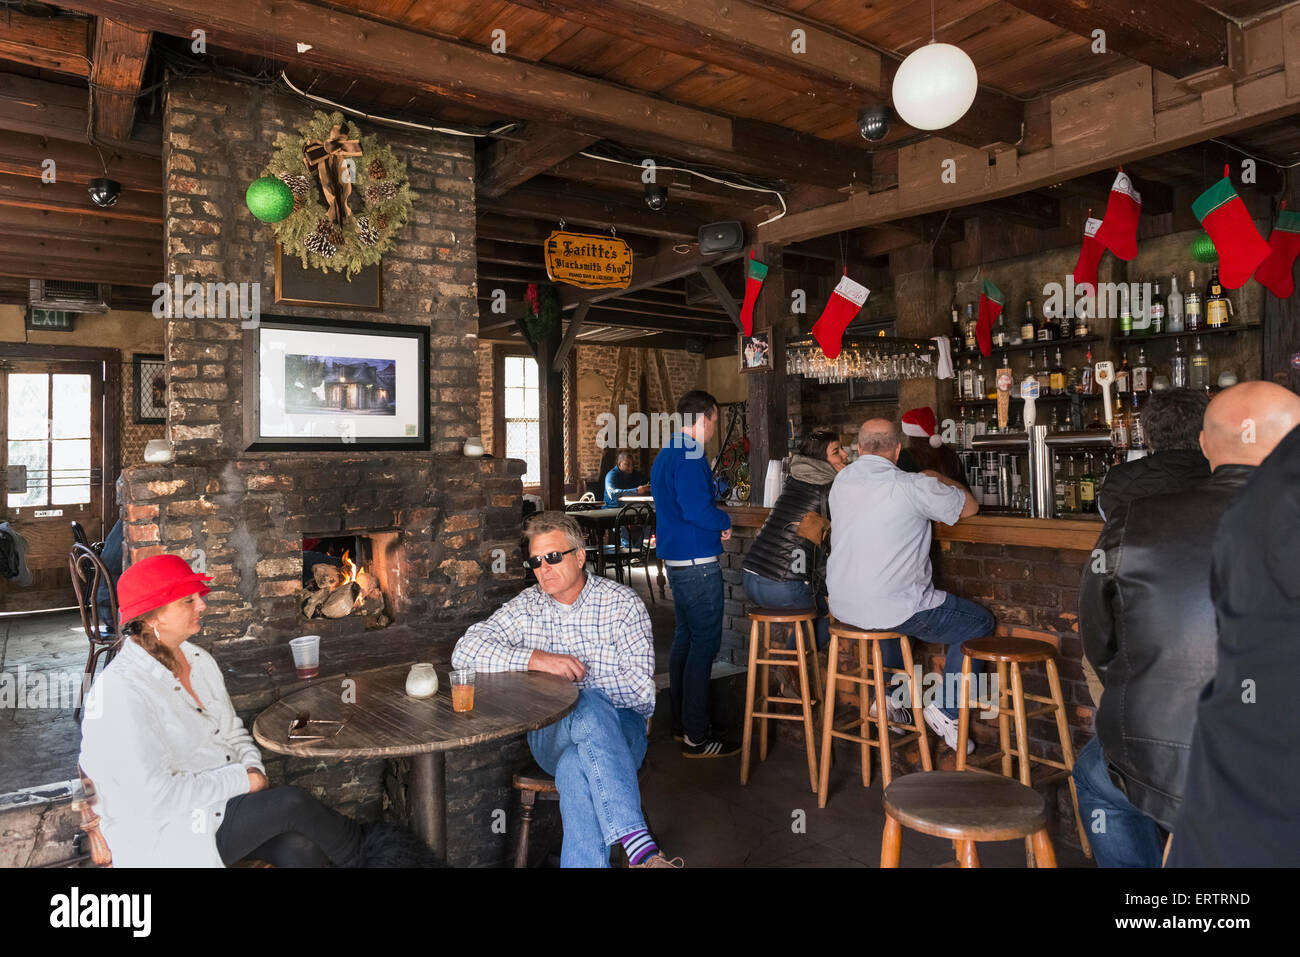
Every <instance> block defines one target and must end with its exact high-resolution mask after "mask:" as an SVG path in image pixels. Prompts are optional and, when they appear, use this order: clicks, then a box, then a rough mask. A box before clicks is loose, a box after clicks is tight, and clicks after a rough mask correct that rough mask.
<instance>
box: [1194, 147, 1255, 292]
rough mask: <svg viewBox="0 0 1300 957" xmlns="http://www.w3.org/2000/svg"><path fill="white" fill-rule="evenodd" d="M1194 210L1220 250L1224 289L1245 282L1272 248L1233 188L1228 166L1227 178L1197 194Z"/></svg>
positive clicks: (1225, 176)
mask: <svg viewBox="0 0 1300 957" xmlns="http://www.w3.org/2000/svg"><path fill="white" fill-rule="evenodd" d="M1192 212H1193V213H1195V214H1196V218H1197V219H1199V220H1200V221H1201V225H1202V226H1204V227H1205V231H1206V232H1207V233H1209V234H1210V238H1211V239H1213V240H1214V248H1215V249H1217V250H1218V251H1219V279H1220V280H1222V282H1223V285H1224V288H1226V289H1238V288H1240V287H1241V286H1243V285H1245V283H1246V280H1247V279H1249V278H1250V277H1251V275H1252V274H1253V273H1254V272H1255V269H1256V267H1258V266H1259V264H1260V263H1262V262H1263V261H1264V260H1265V259H1267V258H1268V255H1269V247H1268V243H1266V242H1264V237H1263V236H1261V235H1260V234H1259V230H1258V229H1256V228H1255V223H1254V222H1253V221H1252V220H1251V218H1250V213H1248V212H1246V204H1245V203H1243V202H1242V201H1241V197H1240V196H1238V195H1237V191H1236V190H1235V189H1233V188H1232V180H1230V179H1228V167H1227V166H1224V167H1223V179H1221V180H1219V181H1218V182H1217V183H1215V184H1214V185H1213V186H1211V187H1210V188H1209V189H1207V190H1206V191H1205V192H1203V193H1202V194H1201V195H1200V196H1198V197H1196V202H1194V203H1192Z"/></svg>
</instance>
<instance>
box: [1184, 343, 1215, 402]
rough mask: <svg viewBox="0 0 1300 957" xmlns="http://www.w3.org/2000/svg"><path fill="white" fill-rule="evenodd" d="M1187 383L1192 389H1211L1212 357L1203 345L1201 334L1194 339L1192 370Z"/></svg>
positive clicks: (1206, 390) (1207, 390) (1205, 390)
mask: <svg viewBox="0 0 1300 957" xmlns="http://www.w3.org/2000/svg"><path fill="white" fill-rule="evenodd" d="M1187 384H1188V387H1189V388H1192V389H1199V390H1201V391H1204V392H1209V391H1210V357H1209V355H1208V354H1207V353H1206V351H1205V349H1204V348H1203V347H1202V346H1201V337H1200V336H1197V337H1196V338H1195V339H1194V340H1193V345H1192V361H1191V372H1190V374H1189V376H1188V382H1187Z"/></svg>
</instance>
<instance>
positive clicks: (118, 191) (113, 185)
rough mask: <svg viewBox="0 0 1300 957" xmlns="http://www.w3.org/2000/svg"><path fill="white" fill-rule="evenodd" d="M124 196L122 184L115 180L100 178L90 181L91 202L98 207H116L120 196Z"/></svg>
mask: <svg viewBox="0 0 1300 957" xmlns="http://www.w3.org/2000/svg"><path fill="white" fill-rule="evenodd" d="M120 195H122V184H121V183H119V182H118V181H117V180H115V179H107V178H105V177H100V178H99V179H92V180H91V181H90V201H91V202H92V203H94V204H95V205H96V206H102V207H104V208H105V209H107V208H108V207H109V206H113V205H116V203H117V198H118V196H120Z"/></svg>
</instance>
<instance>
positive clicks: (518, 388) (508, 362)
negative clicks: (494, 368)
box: [505, 356, 542, 485]
mask: <svg viewBox="0 0 1300 957" xmlns="http://www.w3.org/2000/svg"><path fill="white" fill-rule="evenodd" d="M505 424H506V458H511V459H523V460H524V461H525V462H527V463H528V468H527V470H526V471H525V472H524V479H523V481H524V484H525V485H536V484H538V483H539V482H540V481H541V480H542V454H541V420H540V418H539V415H538V407H537V360H536V359H533V358H532V357H530V356H505Z"/></svg>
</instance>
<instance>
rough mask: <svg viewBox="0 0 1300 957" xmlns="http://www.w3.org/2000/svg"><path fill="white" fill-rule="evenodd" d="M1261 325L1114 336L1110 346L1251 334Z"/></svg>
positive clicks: (1120, 346) (1119, 346)
mask: <svg viewBox="0 0 1300 957" xmlns="http://www.w3.org/2000/svg"><path fill="white" fill-rule="evenodd" d="M1263 328H1264V326H1263V324H1262V323H1258V322H1257V323H1254V324H1253V325H1249V326H1242V325H1228V326H1220V327H1219V328H1217V329H1195V330H1193V331H1191V332H1188V331H1187V330H1186V329H1184V330H1183V331H1182V332H1149V333H1146V334H1145V335H1138V336H1114V337H1113V338H1112V339H1111V345H1113V346H1115V347H1116V348H1121V349H1122V348H1124V347H1125V346H1127V345H1128V344H1129V343H1130V342H1138V343H1141V342H1149V341H1151V340H1153V339H1194V338H1196V337H1197V336H1223V335H1232V334H1233V333H1235V332H1252V331H1254V330H1256V329H1263Z"/></svg>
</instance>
